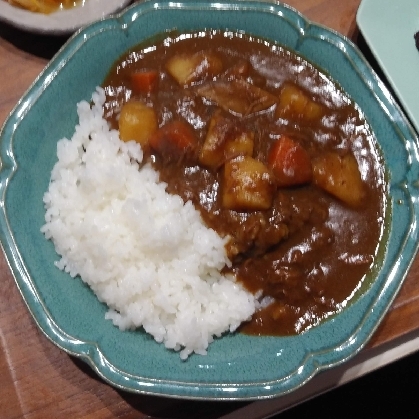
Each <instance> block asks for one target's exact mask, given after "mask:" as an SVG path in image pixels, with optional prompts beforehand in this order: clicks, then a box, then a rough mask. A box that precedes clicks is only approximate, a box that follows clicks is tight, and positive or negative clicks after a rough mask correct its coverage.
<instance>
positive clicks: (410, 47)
mask: <svg viewBox="0 0 419 419" xmlns="http://www.w3.org/2000/svg"><path fill="white" fill-rule="evenodd" d="M357 23H358V26H359V28H360V30H361V32H362V34H363V35H364V37H365V40H366V42H367V43H368V45H369V47H370V48H371V51H372V53H373V54H374V56H375V57H376V59H377V61H378V63H379V64H380V67H381V68H382V69H383V71H384V74H385V75H386V77H387V78H388V81H389V82H390V83H391V85H392V88H393V89H394V92H395V94H396V95H397V97H398V98H399V100H400V102H401V104H402V106H403V108H404V109H405V111H406V113H407V115H408V116H409V118H410V120H411V121H412V123H413V125H414V126H415V127H416V130H417V131H418V132H419V100H418V98H419V93H418V92H419V51H418V50H417V49H416V46H415V41H414V38H413V35H414V34H415V33H416V32H419V1H417V0H398V1H394V0H363V1H362V2H361V5H360V7H359V9H358V13H357Z"/></svg>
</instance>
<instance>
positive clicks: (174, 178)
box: [103, 31, 387, 335]
mask: <svg viewBox="0 0 419 419" xmlns="http://www.w3.org/2000/svg"><path fill="white" fill-rule="evenodd" d="M208 49H212V50H214V51H216V53H217V54H219V56H220V57H222V60H223V68H224V69H226V70H228V69H229V68H232V67H234V66H235V64H237V62H239V61H240V60H244V61H246V62H248V63H250V74H249V75H248V77H247V80H249V81H250V82H251V83H252V84H254V85H256V86H258V87H261V88H263V89H266V90H268V91H269V92H271V93H272V94H274V95H278V93H279V91H280V89H281V87H282V86H283V84H284V83H285V82H292V83H294V84H295V85H298V86H300V87H301V88H303V89H304V91H305V92H307V93H308V94H309V95H310V97H312V99H313V100H314V101H316V102H317V103H321V104H322V105H324V107H325V109H326V111H325V114H324V115H323V117H322V118H321V119H318V120H314V121H310V122H306V121H305V122H304V123H302V121H301V119H300V118H292V117H288V118H279V119H278V118H276V117H275V116H274V112H273V111H272V110H268V111H264V112H258V113H256V114H250V115H247V116H245V117H237V116H234V115H229V117H231V118H237V119H238V121H239V123H240V124H241V125H243V126H245V127H249V129H251V130H253V132H255V149H254V155H255V156H257V157H258V158H259V159H260V160H261V161H264V160H266V153H267V151H268V149H269V147H270V145H271V143H272V142H273V141H274V140H275V139H276V138H278V137H279V136H281V135H282V134H286V135H288V136H290V137H292V138H296V139H297V140H298V141H300V142H301V143H303V144H304V145H305V147H306V148H307V149H308V151H309V154H310V156H316V155H317V154H319V153H322V152H324V151H325V150H329V149H330V150H340V151H342V152H350V153H353V155H354V156H355V157H356V160H357V162H358V165H359V168H360V171H361V174H362V179H363V182H364V184H365V190H366V199H365V202H364V205H362V206H361V207H360V208H355V209H354V208H350V207H348V206H347V205H345V204H343V203H342V202H340V201H339V200H337V199H336V198H334V197H332V196H331V195H329V194H328V193H326V192H325V191H324V190H322V189H320V188H319V187H317V186H315V185H313V184H306V185H302V186H298V187H289V188H278V189H277V192H276V195H275V199H274V203H273V205H272V207H271V208H270V209H268V210H264V211H253V212H247V211H243V212H237V211H232V210H226V209H224V208H223V207H222V206H221V203H220V188H222V180H221V177H220V174H219V172H215V173H214V171H211V170H207V169H205V168H203V167H199V165H198V164H196V163H194V162H192V164H191V162H188V161H178V162H176V163H173V162H172V163H170V164H167V162H165V161H163V160H162V159H161V158H160V157H159V155H158V154H155V153H152V152H150V153H149V154H146V158H147V159H148V160H149V161H152V163H153V165H154V166H155V167H156V168H157V169H158V170H159V172H160V178H161V180H162V181H164V182H167V184H168V187H167V190H168V191H169V192H170V193H176V194H179V195H180V196H181V197H182V198H183V199H184V200H192V201H193V203H194V204H195V206H196V208H198V209H199V210H200V212H201V214H202V217H203V219H204V220H205V222H206V223H207V225H208V226H210V227H212V228H214V229H215V230H216V231H217V232H219V234H221V235H223V236H224V235H226V234H230V235H232V236H233V242H234V246H236V247H235V248H236V250H237V248H239V250H240V251H239V253H238V254H237V255H234V256H233V257H232V259H233V266H232V268H231V270H232V271H233V272H234V273H235V274H236V276H237V278H238V280H239V281H241V282H242V283H243V284H244V285H245V287H246V288H247V289H249V290H250V291H252V292H258V291H260V290H262V294H263V296H269V298H270V299H273V303H272V304H270V305H269V306H268V307H266V308H264V309H261V310H260V311H258V312H257V313H256V314H255V315H254V317H253V319H252V320H251V321H250V322H248V323H246V324H244V325H243V326H242V327H241V331H242V332H245V333H249V334H259V335H289V334H295V333H300V332H302V331H304V330H306V329H308V328H310V327H312V326H313V325H316V324H318V323H319V322H320V321H322V320H323V319H325V318H327V317H330V316H331V315H333V314H335V313H337V312H339V311H341V310H342V309H343V308H344V307H345V306H346V305H347V304H350V302H351V299H352V298H354V296H356V295H357V293H359V290H360V289H362V288H365V287H366V286H367V285H368V284H366V283H365V281H366V279H365V278H366V273H367V272H368V271H369V270H370V268H371V267H372V266H373V265H374V264H375V263H376V259H377V254H378V248H379V242H380V240H381V238H382V236H383V231H384V221H385V212H386V205H387V204H386V198H385V197H386V194H385V192H386V188H387V184H386V178H385V170H384V164H383V160H382V158H381V156H380V152H379V150H378V147H377V144H376V142H375V139H374V136H373V134H372V132H371V130H370V127H369V126H368V124H367V122H366V120H365V117H364V115H363V114H362V112H361V111H360V109H359V108H358V107H357V106H356V105H355V104H354V103H353V101H352V100H351V99H350V98H349V97H348V96H347V94H346V93H345V92H344V91H343V90H342V89H341V88H340V87H339V86H338V85H337V84H336V83H334V82H333V81H332V80H331V79H330V78H329V77H328V76H327V75H326V74H325V73H324V72H322V71H320V70H319V69H317V68H316V67H315V66H313V65H312V64H310V63H309V62H307V61H306V60H304V59H303V58H302V57H300V56H298V55H296V54H294V53H293V52H291V51H289V50H287V49H285V48H283V47H281V46H279V45H276V44H274V43H271V42H268V41H265V40H260V39H257V38H253V37H251V36H247V35H243V34H241V33H232V32H219V31H205V32H199V33H193V34H184V35H178V34H170V35H168V36H167V37H166V38H165V39H164V40H160V41H155V42H153V43H150V44H147V45H145V44H142V45H139V46H138V47H137V48H135V49H133V50H130V51H128V52H127V53H126V54H125V55H124V56H122V57H121V58H120V59H119V60H118V61H117V62H116V63H115V65H114V66H113V68H112V69H111V71H110V73H109V75H108V77H107V78H106V80H105V81H104V83H103V86H104V88H105V91H106V95H107V102H106V104H105V117H106V118H107V119H108V120H109V121H110V122H111V124H113V126H114V127H117V124H118V123H117V118H118V113H119V109H120V107H121V105H122V103H124V102H126V101H128V100H132V99H140V100H142V101H144V102H146V103H148V104H150V105H151V106H153V107H154V109H155V110H156V112H157V114H158V121H159V125H163V124H165V123H167V122H168V121H170V120H172V119H176V118H177V119H179V118H180V119H182V120H185V121H187V122H188V123H189V124H190V125H191V126H192V127H193V128H194V130H195V132H196V135H197V136H198V138H199V141H200V142H201V143H202V142H203V141H204V138H205V134H206V129H207V125H208V122H209V119H210V117H211V115H212V114H213V112H214V111H215V109H216V108H217V107H216V106H215V105H214V104H212V103H210V102H208V101H204V100H203V99H202V98H201V97H199V96H198V95H196V94H195V93H194V89H193V86H192V87H188V88H185V87H183V86H179V85H178V84H177V83H176V82H175V81H174V80H173V79H172V78H171V77H170V75H168V74H167V72H166V70H165V62H167V60H168V59H169V58H170V57H172V56H173V55H176V54H182V53H184V52H186V53H189V52H191V51H200V50H208ZM144 68H153V69H158V70H159V73H160V80H159V88H158V90H157V91H156V92H155V93H150V94H144V95H141V94H140V95H139V94H136V93H134V92H133V90H132V88H131V87H130V79H129V74H130V72H132V71H133V70H136V69H144ZM278 235H279V236H280V237H281V239H278ZM255 237H256V239H255ZM272 243H273V244H272Z"/></svg>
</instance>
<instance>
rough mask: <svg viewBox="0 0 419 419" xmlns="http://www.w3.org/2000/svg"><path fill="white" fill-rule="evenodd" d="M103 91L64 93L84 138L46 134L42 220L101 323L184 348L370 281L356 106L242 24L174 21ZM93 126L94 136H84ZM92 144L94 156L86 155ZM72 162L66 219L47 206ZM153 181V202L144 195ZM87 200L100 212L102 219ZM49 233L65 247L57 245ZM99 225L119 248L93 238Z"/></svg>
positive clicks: (309, 322)
mask: <svg viewBox="0 0 419 419" xmlns="http://www.w3.org/2000/svg"><path fill="white" fill-rule="evenodd" d="M102 89H103V90H102ZM102 89H99V90H98V92H97V93H95V95H94V96H95V98H94V102H95V104H94V105H93V107H92V108H90V107H89V106H87V104H86V103H85V104H83V105H82V106H81V108H82V109H83V110H82V111H80V105H79V117H80V124H79V128H77V129H76V133H75V137H76V136H79V137H83V139H78V140H75V139H74V138H73V139H72V140H70V141H68V140H63V141H64V142H65V144H66V145H63V144H62V143H61V142H60V143H59V146H58V154H59V156H58V157H59V161H58V163H57V166H56V167H55V168H54V170H53V172H52V180H51V184H50V188H49V191H48V192H47V193H46V195H45V203H46V208H47V217H46V221H47V223H46V225H45V226H44V227H43V231H44V233H45V234H46V237H47V238H51V239H52V240H53V241H54V244H55V246H56V248H57V252H58V253H59V254H60V255H61V257H62V259H61V261H60V262H58V263H57V264H58V266H59V267H60V268H61V269H66V270H68V271H69V272H70V273H71V274H72V276H76V275H79V276H80V277H81V278H82V279H83V280H84V281H86V282H87V283H88V284H89V285H90V286H91V287H92V289H93V291H94V292H95V293H96V294H97V295H98V298H99V299H100V300H101V301H103V302H105V303H106V304H107V305H108V306H109V307H110V311H109V312H108V314H107V317H108V318H111V319H112V320H113V321H114V323H115V324H116V325H118V326H119V327H121V328H123V329H126V328H137V327H141V326H142V327H143V328H144V329H145V330H146V331H147V332H148V333H151V334H152V335H153V336H154V338H155V339H156V340H157V341H160V342H164V343H165V345H166V347H168V348H172V349H175V350H182V352H181V356H182V357H183V358H186V357H187V356H188V355H189V354H190V353H192V352H196V353H206V349H207V347H208V344H209V343H210V342H211V341H212V339H213V338H214V336H221V335H222V334H223V333H224V332H226V331H231V332H232V331H235V330H236V329H237V328H238V327H239V325H240V324H241V325H240V327H239V330H240V331H241V332H243V333H248V334H254V335H290V334H296V333H302V332H304V331H305V330H307V329H309V328H310V327H313V326H315V325H317V324H319V323H320V322H321V321H323V320H324V319H326V318H328V317H330V316H332V315H334V314H336V313H338V312H339V311H341V310H342V309H343V308H344V307H345V306H346V305H347V304H350V302H351V300H352V299H354V298H356V296H357V295H358V294H359V293H360V292H362V290H363V289H365V288H366V287H367V286H368V275H367V274H368V272H369V271H370V270H371V268H372V267H373V266H375V265H376V264H377V263H378V262H377V259H378V249H379V243H380V240H381V239H382V237H383V234H384V221H385V213H386V205H387V202H386V190H387V183H386V173H385V167H384V162H383V159H382V157H381V154H380V150H379V148H378V145H377V143H376V141H375V138H374V135H373V133H372V132H371V129H370V127H369V125H368V123H367V121H366V120H365V117H364V115H363V113H362V111H361V110H360V109H359V107H358V106H357V105H356V104H355V103H354V102H353V101H352V100H351V99H350V98H349V97H348V95H347V94H346V93H345V92H344V91H343V90H342V89H341V88H340V86H339V85H337V84H336V83H335V82H334V81H332V80H331V79H330V78H329V77H328V76H327V75H326V74H325V73H323V72H322V71H321V70H319V69H318V68H316V67H315V66H313V65H312V64H311V63H309V62H307V61H306V60H304V59H303V58H302V57H300V56H298V55H296V54H295V53H293V52H291V51H289V50H287V49H285V48H283V47H281V46H279V45H276V44H273V43H270V42H268V41H266V40H261V39H257V38H254V37H251V36H247V35H244V34H242V33H233V32H219V31H204V32H197V33H189V34H176V33H172V34H166V36H165V37H164V38H163V37H162V38H160V39H155V40H153V42H152V43H148V44H141V45H139V46H138V47H137V48H135V49H133V50H130V51H127V53H126V54H124V55H123V56H122V57H121V58H120V59H119V60H117V62H116V63H115V64H114V66H113V67H112V68H111V69H110V72H109V74H108V76H107V78H106V79H105V81H104V83H103V85H102ZM102 105H103V106H102ZM85 114H86V115H88V116H84V115H85ZM93 119H94V120H95V123H96V124H97V126H96V128H93V129H92V128H91V127H92V126H93V125H94V124H92V120H93ZM80 127H82V128H80ZM98 127H100V128H98ZM97 130H98V131H99V132H100V134H97V132H98V131H97ZM96 137H103V138H105V137H106V138H108V137H109V138H108V139H107V140H106V141H105V139H103V141H104V143H103V144H101V145H100V146H98V145H96V146H94V145H93V143H95V142H96V140H97V138H96ZM107 141H109V142H110V143H109V144H108V145H104V144H105V143H106V142H107ZM72 142H78V144H77V146H76V145H69V144H70V143H72ZM108 146H109V147H110V148H112V149H113V152H112V153H113V154H112V153H111V154H110V155H107V156H106V157H104V158H103V160H101V159H99V160H98V161H95V162H93V160H94V159H93V158H92V159H91V156H92V155H93V154H94V153H93V152H92V153H90V152H89V149H90V148H91V147H96V149H97V151H96V152H97V153H101V151H99V150H101V149H102V148H107V147H108ZM63 148H68V149H69V150H71V151H68V150H65V151H64V150H63ZM60 150H61V151H60ZM68 154H71V155H72V156H73V158H74V159H73V160H72V161H71V162H69V161H67V160H68V159H69V157H68ZM117 157H118V159H119V158H120V157H121V159H122V160H123V162H124V163H123V164H122V163H121V164H122V166H124V165H127V166H126V167H125V166H124V168H123V169H121V168H119V170H122V172H123V173H125V172H127V173H128V172H130V174H129V175H128V174H127V175H126V179H125V180H124V181H121V183H119V179H118V181H117V179H115V178H116V177H115V176H111V175H110V172H109V170H110V168H108V172H106V166H107V165H110V167H111V168H112V170H111V172H112V173H118V176H117V178H119V172H117V171H115V169H116V168H114V167H113V165H114V164H116V163H113V161H114V159H116V158H117ZM118 164H119V163H118ZM102 165H104V172H100V171H99V168H101V167H102ZM97 166H99V168H98V167H97ZM64 167H65V168H64ZM72 171H73V172H74V171H75V172H77V173H78V172H79V171H80V173H81V172H82V171H85V173H84V174H83V175H81V176H80V177H78V178H77V179H76V178H74V179H71V182H73V186H74V196H72V197H71V198H70V197H68V198H69V199H77V200H80V199H82V200H83V199H85V200H86V206H85V208H83V209H82V210H79V211H78V212H77V217H79V218H78V219H77V221H75V220H73V219H72V217H73V216H72V215H66V216H63V214H62V211H63V207H62V206H60V200H61V199H63V197H62V194H63V193H64V191H63V189H64V187H65V189H66V190H68V189H69V188H68V185H67V184H65V182H69V179H67V176H68V177H69V178H70V177H71V175H70V172H72ZM134 172H135V173H134ZM143 172H146V173H148V174H147V175H144V174H143ZM83 176H84V177H83ZM106 176H108V178H107V181H106V182H108V183H115V185H113V186H112V187H111V189H112V188H113V189H112V190H111V191H109V190H108V189H109V188H107V189H106V187H105V186H104V184H106V182H104V179H103V177H106ZM123 176H125V175H122V174H121V178H122V177H123ZM131 176H133V178H132V179H131V178H130V177H131ZM134 176H135V178H136V180H134ZM145 177H146V178H147V181H145V180H144V178H145ZM111 178H112V179H111ZM140 178H141V179H140ZM86 182H87V183H88V186H86ZM132 182H134V183H135V186H133V183H132ZM143 182H145V184H144V185H143ZM148 182H150V184H148ZM128 184H129V185H130V187H131V186H132V189H130V188H128V187H127V185H128ZM151 184H152V185H153V186H151ZM103 187H105V190H103V191H102V189H101V188H103ZM54 188H55V189H57V190H59V191H60V192H59V193H57V196H60V198H55V197H54V196H55V192H53V191H52V189H54ZM84 188H87V189H86V190H84V191H80V189H84ZM155 188H156V190H157V189H158V190H159V192H158V195H159V198H150V197H147V196H148V195H147V194H148V193H151V194H152V196H154V194H156V192H155V191H153V192H150V191H151V190H154V189H155ZM86 191H88V195H86V196H85V197H84V198H80V196H79V194H80V193H81V192H84V193H86ZM92 191H96V192H95V193H92ZM92 194H93V195H94V196H95V199H96V198H97V203H93V201H95V199H93V198H92ZM160 194H161V195H160ZM96 195H97V197H96ZM156 196H157V195H156ZM69 199H67V201H66V205H71V203H69ZM160 200H161V201H160ZM172 201H175V202H176V205H175V206H174V207H173V209H172ZM157 202H158V204H156V203H157ZM151 203H152V205H157V206H156V207H149V205H151ZM93 205H97V207H96V208H92V206H93ZM78 207H79V208H80V205H78ZM185 208H187V210H186V209H185ZM102 211H110V213H109V214H113V215H112V216H109V215H108V216H107V217H108V218H105V221H103V222H102V221H100V220H101V219H100V218H97V214H98V213H100V212H102ZM160 211H162V212H163V213H164V214H165V215H164V217H166V216H167V217H168V218H167V219H166V220H165V221H162V217H161V213H160ZM182 211H188V212H189V211H190V214H188V215H185V216H184V215H181V213H182ZM91 213H92V214H94V215H93V216H92V218H89V216H90V215H92V214H91ZM115 213H117V214H118V216H117V217H116V216H115ZM192 214H194V215H192ZM95 217H96V218H95ZM171 217H172V218H171ZM173 217H174V218H173ZM182 217H184V218H183V219H182ZM123 218H124V220H121V219H123ZM116 219H117V220H116ZM140 220H142V221H141V222H142V223H143V226H142V227H137V226H136V224H138V223H140ZM144 220H146V221H144ZM192 220H193V221H192ZM55 223H59V224H60V228H59V229H56V230H55V231H54V232H53V229H52V227H51V225H52V224H55ZM89 223H93V225H90V224H89ZM183 223H184V224H183ZM61 224H63V225H61ZM81 225H83V229H80V226H81ZM62 228H65V229H66V232H67V233H66V234H67V235H68V236H69V237H72V239H70V241H71V240H73V243H70V244H69V243H67V245H66V246H62V235H61V234H60V233H59V230H60V229H62ZM195 229H196V231H200V233H195V232H194V231H195ZM81 230H84V231H87V230H89V234H88V236H89V240H96V242H95V243H94V246H96V248H95V249H94V248H93V244H92V243H89V242H88V241H89V240H87V238H86V237H83V238H81V236H80V234H81ZM146 230H147V231H146ZM110 232H112V235H113V234H115V237H114V236H112V237H114V239H115V240H116V243H119V245H115V244H112V243H109V242H108V243H106V242H107V240H105V239H104V238H97V239H95V238H92V237H91V236H95V235H96V236H97V237H101V234H104V235H105V237H107V235H109V234H110ZM84 235H85V236H86V235H87V234H84ZM208 237H210V238H208ZM80 242H82V243H84V244H85V245H83V246H79V245H78V246H75V243H80ZM157 242H158V243H157ZM116 248H118V249H116ZM131 248H135V249H136V250H135V251H134V252H131ZM127 249H129V252H128V251H127ZM80 253H81V254H82V255H81V254H80ZM84 254H89V256H87V257H85V256H84ZM81 260H83V262H81ZM87 265H88V266H87ZM103 265H104V266H103ZM144 268H145V270H144ZM192 277H193V280H192V279H191V278H192ZM127 278H128V279H127ZM151 278H152V279H151ZM220 284H221V285H220ZM125 285H126V286H125ZM219 286H223V287H226V289H228V291H226V292H228V293H229V294H228V298H226V299H225V300H222V298H221V299H220V293H219V292H218V293H217V291H216V290H215V289H216V288H217V287H219ZM195 287H197V288H195ZM221 294H223V293H221ZM226 295H227V294H225V295H224V296H226ZM179 318H182V320H183V323H182V324H179V322H178V323H177V321H178V320H179ZM215 324H216V325H215ZM191 325H195V326H196V327H194V328H193V329H194V331H195V334H196V336H194V337H190V336H188V331H189V330H191V327H190V326H191ZM188 326H189V327H188Z"/></svg>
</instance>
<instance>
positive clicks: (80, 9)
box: [0, 0, 131, 35]
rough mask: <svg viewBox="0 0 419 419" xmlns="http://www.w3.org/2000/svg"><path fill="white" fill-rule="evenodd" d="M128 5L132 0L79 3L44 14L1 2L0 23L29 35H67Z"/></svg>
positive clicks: (85, 1)
mask: <svg viewBox="0 0 419 419" xmlns="http://www.w3.org/2000/svg"><path fill="white" fill-rule="evenodd" d="M130 2H131V0H105V1H103V0H82V1H81V2H80V3H79V4H78V5H76V6H75V7H73V8H70V9H63V10H58V11H56V12H53V13H50V14H43V13H36V12H31V11H29V10H25V9H22V8H19V7H17V6H14V5H11V4H9V3H8V2H7V1H6V0H0V21H3V22H6V23H8V24H10V25H12V26H15V27H17V28H19V29H22V30H25V31H29V32H34V33H40V34H50V35H52V34H54V35H68V34H71V33H72V32H74V31H76V30H77V29H79V28H80V27H82V26H85V25H87V24H89V23H91V22H94V21H95V20H99V19H102V18H103V17H105V16H108V15H109V14H111V13H114V12H117V11H119V10H121V9H123V8H124V7H125V6H127V5H128V4H129V3H130Z"/></svg>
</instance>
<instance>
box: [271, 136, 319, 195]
mask: <svg viewBox="0 0 419 419" xmlns="http://www.w3.org/2000/svg"><path fill="white" fill-rule="evenodd" d="M268 167H269V168H270V169H271V170H272V172H273V173H274V175H275V177H276V180H277V184H278V186H280V187H286V186H294V185H301V184H304V183H308V182H310V181H311V179H312V176H313V169H312V165H311V159H310V156H309V155H308V153H307V151H306V150H305V149H304V148H303V146H302V145H301V144H300V143H298V142H297V141H294V140H292V139H291V138H289V137H286V136H282V137H281V138H279V139H278V140H277V141H276V142H275V143H274V144H273V146H272V148H271V149H270V151H269V155H268Z"/></svg>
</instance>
